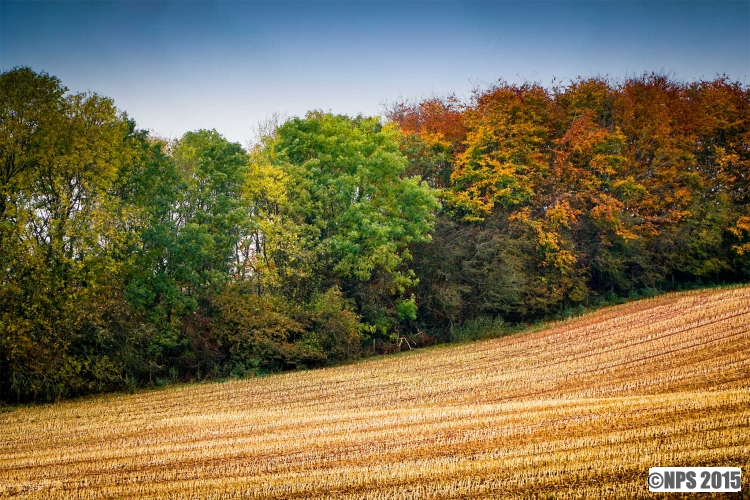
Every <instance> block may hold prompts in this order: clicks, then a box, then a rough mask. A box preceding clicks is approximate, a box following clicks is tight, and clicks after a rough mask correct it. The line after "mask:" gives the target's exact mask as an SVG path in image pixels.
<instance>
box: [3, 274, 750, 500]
mask: <svg viewBox="0 0 750 500" xmlns="http://www.w3.org/2000/svg"><path fill="white" fill-rule="evenodd" d="M670 465H684V466H688V465H689V466H739V467H741V468H742V474H743V488H745V489H746V488H748V478H749V476H750V288H748V287H745V288H730V289H724V290H718V291H702V292H692V293H687V294H682V295H669V296H663V297H659V298H656V299H650V300H645V301H640V302H634V303H631V304H626V305H623V306H617V307H613V308H608V309H605V310H602V311H599V312H596V313H592V314H588V315H586V316H584V317H582V318H579V319H576V320H571V321H567V322H562V323H557V324H553V325H550V326H549V327H548V328H545V329H542V330H539V331H535V332H532V333H526V334H523V335H515V336H511V337H505V338H500V339H495V340H490V341H485V342H477V343H473V344H466V345H460V346H451V347H442V348H435V349H429V350H420V351H414V352H411V353H405V354H401V355H397V356H392V357H386V358H382V359H374V360H368V361H365V362H361V363H356V364H351V365H347V366H341V367H336V368H329V369H324V370H314V371H307V372H295V373H288V374H283V375H277V376H271V377H267V378H260V379H250V380H243V381H230V382H225V383H215V384H201V385H193V386H179V387H173V388H169V389H166V390H161V391H153V392H144V393H140V394H135V395H117V396H112V395H110V396H108V397H97V398H92V399H88V400H80V401H72V402H66V403H61V404H55V405H47V406H37V407H24V408H19V409H15V410H13V411H9V412H6V413H3V414H0V498H33V499H94V498H108V499H135V498H145V499H171V498H173V499H178V498H179V499H185V498H201V499H225V498H286V499H292V498H342V499H343V498H373V499H374V498H382V499H386V498H388V499H400V498H403V499H407V498H409V499H411V498H497V497H500V498H513V497H519V498H528V497H532V498H548V497H555V498H558V497H559V498H569V497H572V498H578V497H583V498H634V497H636V498H637V497H647V496H649V492H648V490H647V486H646V478H647V472H648V468H649V467H652V466H670ZM655 496H656V495H655Z"/></svg>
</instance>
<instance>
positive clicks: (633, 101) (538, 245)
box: [389, 74, 750, 327]
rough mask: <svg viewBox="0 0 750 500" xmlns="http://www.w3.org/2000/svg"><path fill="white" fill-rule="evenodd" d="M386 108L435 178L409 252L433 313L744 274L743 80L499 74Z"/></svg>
mask: <svg viewBox="0 0 750 500" xmlns="http://www.w3.org/2000/svg"><path fill="white" fill-rule="evenodd" d="M390 109H391V111H390V113H389V117H390V118H391V119H392V120H395V121H397V122H398V123H400V124H401V129H402V133H403V139H402V150H403V151H404V153H405V154H406V155H407V156H408V157H409V160H410V165H411V168H412V171H415V172H419V173H420V174H422V175H424V176H426V177H427V180H428V182H430V183H431V184H432V185H436V186H440V187H441V188H442V191H441V199H442V200H443V203H444V207H443V211H442V213H441V215H440V217H439V220H438V224H437V229H436V233H435V235H434V238H435V241H434V242H433V244H432V245H431V246H429V247H427V246H425V247H422V248H420V250H418V251H417V252H416V254H417V255H418V258H417V260H418V262H419V264H418V266H419V269H420V273H421V274H420V277H421V278H422V282H421V288H420V304H422V305H423V312H425V313H427V314H428V315H429V316H430V319H429V320H427V319H426V321H429V322H430V323H431V324H433V325H435V324H443V325H444V326H446V327H448V326H450V325H452V324H454V323H455V322H456V321H461V320H465V319H466V318H471V317H477V316H481V315H488V316H496V315H502V316H503V317H505V318H506V319H507V318H511V319H515V320H528V319H532V318H534V317H536V316H537V315H539V314H548V313H549V312H551V311H554V310H570V309H571V308H575V307H579V306H587V305H589V304H591V303H596V302H598V301H600V300H602V299H604V298H606V297H613V296H627V295H633V294H638V293H643V292H644V291H646V292H647V291H648V290H655V289H664V288H671V287H675V286H683V285H688V284H696V283H704V284H707V283H717V282H724V281H734V280H744V279H747V276H748V274H747V273H748V270H749V263H750V261H748V259H747V252H748V251H749V250H750V246H749V245H748V240H749V238H750V233H748V227H749V226H748V221H749V220H750V219H748V215H747V214H748V213H750V204H749V202H750V192H749V191H748V181H749V180H750V135H749V134H750V122H748V119H749V118H750V91H749V90H748V89H747V88H745V87H743V86H742V85H740V84H736V83H732V82H730V81H729V80H728V79H726V78H719V79H716V80H714V81H702V82H693V83H684V82H679V81H675V80H672V79H669V78H667V77H664V76H660V75H653V74H652V75H646V76H643V77H640V78H633V79H628V80H625V81H623V82H619V83H615V82H611V81H608V80H606V79H588V80H584V79H579V80H576V81H574V82H572V83H570V84H569V85H567V86H558V87H552V88H545V87H541V86H539V85H534V84H524V85H511V84H506V83H499V84H497V85H495V86H492V87H490V88H489V89H481V90H477V91H476V92H475V93H474V95H473V97H472V98H471V100H470V101H469V102H465V103H459V102H457V101H456V99H455V98H448V99H443V100H441V99H436V98H432V99H428V100H425V101H423V102H419V103H408V102H407V103H399V104H397V105H395V106H392V107H391V108H390ZM417 144H418V145H419V146H416V145H417ZM436 158H439V160H436ZM438 165H439V168H438V167H437V166H438ZM431 175H432V176H433V177H430V176H431ZM436 247H437V248H439V250H438V252H439V254H440V255H441V257H440V258H437V259H436V258H434V255H435V248H436ZM456 308H458V309H459V310H460V312H458V313H457V312H456Z"/></svg>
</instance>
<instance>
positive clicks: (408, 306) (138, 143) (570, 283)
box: [0, 67, 750, 401]
mask: <svg viewBox="0 0 750 500" xmlns="http://www.w3.org/2000/svg"><path fill="white" fill-rule="evenodd" d="M749 108H750V89H748V88H746V86H743V85H740V84H738V83H733V82H730V81H728V80H727V79H725V78H718V79H715V80H712V81H700V82H691V83H684V82H678V81H674V80H671V79H669V78H665V77H662V76H659V75H644V76H643V77H639V78H631V79H627V80H624V81H622V82H611V81H607V80H603V79H579V80H576V81H573V82H571V83H570V84H568V85H566V86H560V87H554V88H545V87H542V86H540V85H532V84H523V85H510V84H506V83H503V82H500V83H498V84H496V85H494V86H492V87H489V88H486V89H478V90H477V91H476V92H475V94H474V96H473V97H472V98H471V99H469V100H467V101H461V100H459V99H457V98H455V97H452V96H449V97H446V98H437V97H434V98H429V99H425V100H423V101H421V102H415V103H410V102H401V103H397V104H396V105H393V106H391V107H390V109H389V111H388V113H387V116H388V119H387V120H385V119H381V118H378V117H363V116H358V117H347V116H342V115H333V114H330V113H323V112H320V111H313V112H310V113H308V114H307V115H306V116H305V117H304V118H301V117H297V118H292V119H290V120H287V121H285V122H284V123H279V124H276V125H275V126H272V127H266V128H265V129H264V133H265V136H264V137H263V138H262V139H261V140H260V141H259V142H258V143H257V144H256V145H255V146H253V147H252V148H250V150H245V149H243V148H242V147H241V146H240V145H239V144H236V143H232V142H230V141H228V140H227V139H225V138H224V137H223V136H221V134H219V133H218V132H217V131H216V130H197V131H192V132H188V133H186V134H185V135H183V136H182V137H180V138H178V139H176V140H170V141H167V140H163V139H160V138H158V137H154V136H152V135H150V134H149V133H148V132H145V131H142V130H139V129H137V127H136V125H135V122H134V121H133V120H132V119H130V118H129V117H128V116H127V115H126V114H125V113H124V112H122V111H120V110H118V109H117V108H116V107H115V104H114V102H113V101H112V100H111V99H108V98H106V97H103V96H100V95H98V94H95V93H75V92H70V91H69V90H68V89H67V88H66V87H64V86H63V85H62V82H60V81H59V80H58V79H57V78H55V77H54V76H51V75H48V74H46V73H36V72H34V71H32V70H31V69H29V68H24V67H21V68H15V69H12V70H10V71H6V72H4V73H2V74H0V400H3V401H31V400H53V399H56V398H64V397H70V396H75V395H81V394H87V393H92V392H99V391H107V390H134V389H135V388H137V387H142V386H150V385H159V384H165V383H169V382H173V381H177V380H201V379H205V378H223V377H233V376H248V375H252V374H259V373H265V372H269V371H274V370H285V369H294V368H302V367H314V366H323V365H326V364H330V363H337V362H341V361H345V360H348V359H353V358H357V357H359V356H364V355H368V354H374V353H385V352H393V351H396V350H399V349H403V348H407V347H406V346H407V345H408V346H409V347H414V346H418V345H427V344H430V343H435V342H440V341H449V340H459V339H461V340H462V339H465V338H467V336H468V337H471V336H472V335H474V336H481V335H482V331H483V330H482V329H487V328H497V326H498V325H499V324H517V323H524V322H529V321H535V320H538V319H541V318H548V317H561V316H565V315H569V314H572V313H573V312H575V311H579V310H582V309H583V308H587V307H593V306H596V305H598V304H603V303H609V302H611V301H615V300H620V299H621V298H627V297H634V296H641V295H644V294H647V295H649V294H653V293H655V292H656V291H658V290H670V289H675V288H680V287H693V286H700V285H707V284H718V283H730V282H741V281H747V280H748V278H749V277H750V186H749V184H748V183H749V182H750V175H749V174H748V172H750V146H749V145H750V123H749V122H748V120H750V118H749V117H750V112H749V111H750V109H749ZM467 332H468V333H467ZM472 332H473V333H472Z"/></svg>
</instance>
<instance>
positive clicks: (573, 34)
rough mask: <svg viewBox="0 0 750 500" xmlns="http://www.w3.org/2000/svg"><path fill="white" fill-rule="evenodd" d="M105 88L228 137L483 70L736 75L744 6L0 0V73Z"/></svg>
mask: <svg viewBox="0 0 750 500" xmlns="http://www.w3.org/2000/svg"><path fill="white" fill-rule="evenodd" d="M18 65H25V66H31V67H32V68H33V69H34V70H37V71H41V70H44V71H47V72H48V73H50V74H53V75H55V76H57V77H59V78H60V79H61V80H62V82H63V84H65V85H66V86H67V87H68V88H70V89H71V90H73V91H85V90H91V91H95V92H98V93H100V94H103V95H107V96H109V97H112V98H113V99H114V100H115V103H116V104H117V106H118V107H119V108H120V109H123V110H125V111H127V112H128V114H129V115H130V116H131V117H133V118H135V120H136V121H137V123H138V125H139V126H140V127H141V128H148V129H152V130H153V131H155V132H156V133H158V134H160V135H163V136H171V137H178V136H180V135H182V134H183V133H184V132H186V131H188V130H195V129H198V128H216V129H217V130H218V131H219V132H221V133H222V134H224V135H225V136H226V137H227V138H229V139H230V140H233V141H238V142H240V143H242V144H243V145H244V144H245V143H246V142H247V140H248V139H250V138H251V136H252V130H253V127H254V126H255V125H256V124H257V123H258V121H260V120H262V119H264V118H265V117H267V116H268V115H270V114H271V113H273V112H279V113H282V114H287V115H303V114H304V113H305V112H306V111H308V110H310V109H323V110H326V111H328V110H330V111H333V112H337V113H347V114H357V113H359V112H361V113H364V114H378V113H379V112H380V111H381V104H382V103H384V102H392V101H394V100H397V99H399V98H409V99H414V98H420V97H426V96H429V95H432V94H438V95H444V94H447V93H451V92H454V93H456V94H457V95H459V96H464V97H465V96H468V95H469V94H470V91H471V89H472V88H474V87H475V86H487V85H489V84H491V83H492V82H495V81H497V80H498V79H505V80H507V81H509V82H520V81H536V82H540V83H542V84H545V85H547V84H549V83H550V82H551V81H552V78H553V77H556V78H557V79H558V80H562V81H563V82H565V81H568V80H569V79H571V78H575V77H576V76H583V77H587V76H595V75H610V76H612V77H615V78H622V77H625V76H632V75H637V74H642V73H643V72H651V71H656V72H667V73H671V74H673V75H674V76H675V77H677V78H679V79H682V80H695V79H701V78H706V79H712V78H713V77H715V76H716V75H717V74H727V75H728V76H729V77H730V78H731V79H732V80H736V81H740V82H742V83H744V84H749V83H750V0H731V1H696V0H693V1H687V2H684V1H676V0H675V1H659V0H651V1H645V2H632V1H628V2H622V1H614V0H606V1H565V0H557V1H535V0H527V1H523V2H522V1H510V0H508V1H495V2H489V1H487V2H458V1H440V2H437V1H434V2H418V1H397V2H367V1H362V0H352V1H347V2H317V1H311V0H308V1H305V2H270V1H265V2H254V1H231V2H197V1H172V2H158V1H128V2H125V1H106V2H105V1H77V2H66V1H55V2H38V1H8V0H0V69H2V70H7V69H10V68H12V67H14V66H18Z"/></svg>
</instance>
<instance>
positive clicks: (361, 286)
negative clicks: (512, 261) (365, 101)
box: [272, 112, 439, 334]
mask: <svg viewBox="0 0 750 500" xmlns="http://www.w3.org/2000/svg"><path fill="white" fill-rule="evenodd" d="M398 134H399V132H398V129H397V128H396V127H393V126H383V125H382V124H381V123H380V122H379V120H378V119H377V118H363V117H358V118H348V117H346V116H334V115H331V114H324V113H320V112H314V113H309V114H308V115H307V117H306V118H304V119H301V118H295V119H293V120H291V121H289V122H287V123H285V124H284V125H282V126H281V127H280V128H279V129H278V131H277V139H276V140H275V141H274V142H273V143H272V148H273V154H274V161H275V162H276V163H277V164H279V165H283V166H284V168H286V169H287V172H288V175H289V178H290V182H289V189H290V193H289V196H288V200H289V203H288V207H287V210H288V211H289V213H290V215H291V217H292V218H293V219H294V221H295V222H296V223H297V224H298V226H299V227H300V234H301V236H302V239H303V241H304V242H305V244H306V245H307V246H308V249H309V252H310V254H311V256H312V263H311V265H312V269H313V272H312V273H311V276H313V277H315V278H314V279H313V280H312V282H311V283H309V287H310V288H309V289H308V290H306V291H305V294H306V295H307V296H308V297H309V296H311V295H312V294H313V293H316V292H324V291H326V290H328V289H330V288H332V287H338V288H340V289H341V290H342V292H344V294H345V295H346V296H348V297H352V298H354V299H355V300H356V301H357V304H358V307H359V309H360V312H361V314H362V315H363V319H364V321H366V322H367V323H368V324H370V325H372V326H374V327H376V328H377V329H378V330H379V331H380V332H381V333H383V334H385V333H386V332H388V331H393V328H394V327H395V326H396V325H397V324H398V322H399V321H401V320H407V319H413V318H414V314H415V307H414V301H413V298H412V297H411V295H410V293H411V292H410V291H409V290H410V288H411V287H413V286H414V285H415V284H416V283H417V279H416V276H415V275H414V273H413V272H412V271H411V270H410V269H409V268H408V266H407V262H408V261H409V260H410V258H411V254H410V252H409V245H411V244H413V243H417V242H421V241H427V240H429V239H430V232H431V230H432V227H433V223H434V212H435V210H437V209H438V207H439V205H438V203H437V201H436V199H435V192H434V190H432V189H431V188H429V187H428V186H427V185H426V184H425V183H424V182H421V181H420V180H419V179H418V178H415V177H412V178H405V177H402V174H403V173H404V170H405V168H406V164H407V162H406V158H405V157H404V156H403V155H402V154H401V152H400V151H399V146H398V144H399V143H398V139H399V135H398ZM279 264H280V265H286V263H279Z"/></svg>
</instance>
